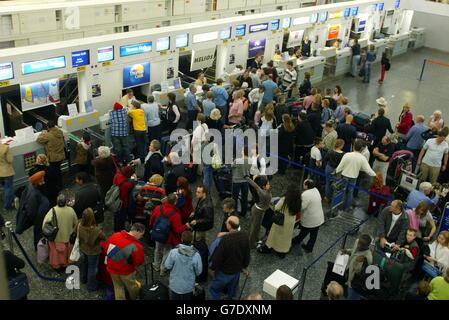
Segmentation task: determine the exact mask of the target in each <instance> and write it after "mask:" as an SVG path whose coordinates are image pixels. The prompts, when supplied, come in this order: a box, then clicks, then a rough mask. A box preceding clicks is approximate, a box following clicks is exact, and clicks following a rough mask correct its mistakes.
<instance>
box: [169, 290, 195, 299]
mask: <svg viewBox="0 0 449 320" xmlns="http://www.w3.org/2000/svg"><path fill="white" fill-rule="evenodd" d="M192 299H193V292H189V293H185V294H179V293H176V292H174V291H172V290H170V300H192Z"/></svg>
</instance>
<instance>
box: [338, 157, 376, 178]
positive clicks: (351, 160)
mask: <svg viewBox="0 0 449 320" xmlns="http://www.w3.org/2000/svg"><path fill="white" fill-rule="evenodd" d="M360 171H364V172H366V173H368V174H369V175H370V176H372V177H375V176H376V173H375V172H374V171H373V169H371V167H370V165H369V162H368V160H366V158H365V157H364V156H363V155H362V154H361V153H360V152H356V151H354V152H348V153H346V154H345V155H344V156H343V158H342V159H341V161H340V164H339V165H338V167H337V170H336V172H337V173H340V172H341V174H342V175H343V176H345V177H347V178H353V179H355V178H357V177H358V176H359V173H360Z"/></svg>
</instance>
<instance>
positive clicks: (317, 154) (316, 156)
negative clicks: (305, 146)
mask: <svg viewBox="0 0 449 320" xmlns="http://www.w3.org/2000/svg"><path fill="white" fill-rule="evenodd" d="M310 158H312V159H313V160H315V161H321V159H322V157H321V151H320V149H318V148H317V147H315V146H313V147H312V149H311V150H310Z"/></svg>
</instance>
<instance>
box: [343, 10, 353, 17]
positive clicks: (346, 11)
mask: <svg viewBox="0 0 449 320" xmlns="http://www.w3.org/2000/svg"><path fill="white" fill-rule="evenodd" d="M350 15H351V8H346V9H345V11H344V13H343V16H344V17H345V18H347V17H349V16H350Z"/></svg>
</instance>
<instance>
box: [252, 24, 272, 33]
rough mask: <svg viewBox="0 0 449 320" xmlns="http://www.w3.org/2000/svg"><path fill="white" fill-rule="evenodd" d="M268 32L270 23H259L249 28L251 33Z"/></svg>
mask: <svg viewBox="0 0 449 320" xmlns="http://www.w3.org/2000/svg"><path fill="white" fill-rule="evenodd" d="M267 30H268V22H266V23H259V24H252V25H250V26H249V33H255V32H260V31H267Z"/></svg>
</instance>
